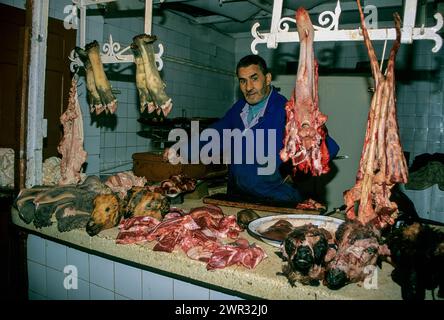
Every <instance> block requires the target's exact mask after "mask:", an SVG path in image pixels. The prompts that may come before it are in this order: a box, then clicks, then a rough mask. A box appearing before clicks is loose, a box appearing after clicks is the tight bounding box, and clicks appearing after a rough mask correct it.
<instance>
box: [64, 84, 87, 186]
mask: <svg viewBox="0 0 444 320" xmlns="http://www.w3.org/2000/svg"><path fill="white" fill-rule="evenodd" d="M60 122H61V123H62V125H63V138H62V140H61V141H60V144H59V145H58V147H57V151H58V152H59V153H60V154H61V155H62V161H61V162H60V175H61V178H60V180H59V184H60V185H66V184H77V183H79V182H80V181H81V176H80V172H81V169H82V165H83V163H84V162H85V160H86V156H87V153H86V151H85V150H84V149H83V118H82V111H81V109H80V104H79V100H78V96H77V81H76V80H75V79H74V78H73V79H72V81H71V90H70V93H69V102H68V108H67V109H66V111H65V112H64V113H63V114H62V115H61V116H60Z"/></svg>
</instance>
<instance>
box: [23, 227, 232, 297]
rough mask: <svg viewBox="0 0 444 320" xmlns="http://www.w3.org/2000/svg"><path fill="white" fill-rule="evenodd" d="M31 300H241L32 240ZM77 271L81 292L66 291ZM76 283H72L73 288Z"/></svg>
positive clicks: (31, 237) (55, 244) (30, 251)
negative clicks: (69, 268) (74, 271)
mask: <svg viewBox="0 0 444 320" xmlns="http://www.w3.org/2000/svg"><path fill="white" fill-rule="evenodd" d="M27 251H28V252H27V259H28V280H29V290H28V297H29V299H30V300H46V299H50V300H62V299H63V300H64V299H69V300H142V299H143V300H178V299H182V300H239V299H240V298H239V297H237V296H232V295H228V294H225V293H222V292H218V291H214V290H211V289H208V288H204V287H200V286H197V285H194V284H191V283H187V282H184V281H181V280H177V279H173V278H169V277H166V276H163V275H160V274H157V273H153V272H150V271H146V270H141V269H139V268H135V267H132V266H129V265H125V264H122V263H119V262H114V261H111V260H108V259H104V258H102V257H99V256H96V255H93V254H88V253H85V252H83V251H79V250H77V249H74V248H71V247H68V246H64V245H61V244H58V243H55V242H53V241H49V240H45V239H43V238H41V237H38V236H35V235H29V236H28V243H27ZM66 266H75V267H76V269H77V278H75V280H73V282H74V281H75V282H77V289H70V290H67V289H65V287H64V281H65V279H66V276H68V275H74V274H72V273H71V272H70V271H68V270H65V267H66ZM73 282H70V283H71V284H72V283H73Z"/></svg>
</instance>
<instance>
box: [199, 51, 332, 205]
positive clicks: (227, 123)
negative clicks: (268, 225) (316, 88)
mask: <svg viewBox="0 0 444 320" xmlns="http://www.w3.org/2000/svg"><path fill="white" fill-rule="evenodd" d="M236 73H237V77H238V79H239V87H240V90H241V91H242V94H243V98H242V99H240V100H238V101H237V102H236V103H235V104H234V105H233V106H232V107H231V108H230V109H229V110H228V112H227V113H226V114H225V115H224V116H223V117H222V118H221V119H220V120H219V121H217V122H216V123H214V124H213V125H212V126H211V128H213V129H215V130H217V132H218V133H219V136H220V137H223V138H221V140H223V139H227V136H226V135H224V132H226V131H227V130H232V131H233V130H235V131H237V132H241V133H242V134H243V135H245V136H247V135H248V136H249V137H250V138H252V139H250V140H249V141H246V140H248V139H244V140H243V141H242V143H241V144H237V145H234V146H233V145H231V146H230V148H231V156H229V157H230V159H229V160H231V161H230V162H229V165H228V185H227V193H228V194H233V195H239V196H247V197H250V198H253V199H259V200H270V201H280V202H291V203H297V202H300V201H303V200H304V196H303V195H302V194H301V193H300V192H299V191H298V190H297V189H295V188H294V187H292V186H291V185H290V184H288V183H286V182H285V180H284V177H283V176H282V174H281V170H280V169H281V167H282V164H283V163H282V160H281V158H280V156H279V152H280V150H281V149H282V148H283V141H284V134H285V124H286V112H285V104H286V102H287V99H286V98H285V97H284V96H282V95H281V94H279V93H278V92H277V90H276V89H275V88H273V87H272V85H271V73H270V72H269V71H268V69H267V65H266V63H265V61H264V59H262V58H261V57H260V56H258V55H248V56H245V57H244V58H242V59H241V60H240V61H239V63H238V64H237V67H236ZM247 133H248V134H247ZM251 141H254V144H253V145H251V143H250V142H251ZM326 142H327V147H328V149H329V153H330V159H333V158H334V157H335V156H336V154H337V152H338V150H339V146H338V145H337V144H336V142H335V141H334V140H333V139H331V138H330V137H329V136H327V141H326ZM200 146H201V147H202V144H201V145H200ZM258 148H259V149H258ZM258 150H260V152H258ZM226 151H227V150H226V149H224V150H221V152H224V153H226ZM252 153H253V154H254V155H252ZM261 154H263V155H264V156H263V157H261ZM236 157H237V160H239V159H240V158H241V159H242V161H236V159H235V158H236ZM251 157H253V158H254V159H253V160H251V159H252V158H251ZM247 159H250V160H247ZM264 160H266V163H264ZM270 169H271V170H270Z"/></svg>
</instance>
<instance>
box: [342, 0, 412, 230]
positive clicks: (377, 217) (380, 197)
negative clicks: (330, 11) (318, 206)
mask: <svg viewBox="0 0 444 320" xmlns="http://www.w3.org/2000/svg"><path fill="white" fill-rule="evenodd" d="M357 3H358V9H359V13H360V17H361V27H362V31H363V36H364V43H365V45H366V47H367V51H368V54H369V57H370V65H371V70H372V75H373V78H374V81H375V93H374V95H373V98H372V101H371V106H370V111H369V115H368V122H367V131H366V134H365V139H364V146H363V150H362V154H361V160H360V163H359V168H358V173H357V176H356V183H355V185H354V186H353V188H351V189H350V190H347V191H346V192H344V201H345V204H346V205H347V209H346V213H347V217H348V218H349V219H352V220H354V219H357V220H359V221H360V222H361V223H362V224H364V225H365V224H368V223H372V224H374V225H375V226H376V227H377V228H379V229H382V228H384V227H385V226H387V225H391V224H393V223H394V221H395V219H396V216H397V212H398V208H397V205H396V203H394V202H392V201H390V199H389V198H390V195H391V189H392V187H393V186H394V185H395V184H396V183H406V182H407V176H408V169H407V163H406V160H405V157H404V154H403V152H402V147H401V141H400V137H399V129H398V124H397V119H396V97H395V58H396V53H397V52H398V49H399V46H400V42H401V18H400V17H399V14H398V13H395V14H394V20H395V27H396V40H395V42H394V44H393V47H392V49H391V51H390V57H389V61H388V64H387V70H386V76H384V74H383V73H382V71H381V70H380V68H379V65H378V59H377V57H376V54H375V50H374V48H373V46H372V43H371V41H370V38H369V35H368V32H367V29H366V27H365V22H364V14H363V11H362V7H361V4H360V1H359V0H358V1H357Z"/></svg>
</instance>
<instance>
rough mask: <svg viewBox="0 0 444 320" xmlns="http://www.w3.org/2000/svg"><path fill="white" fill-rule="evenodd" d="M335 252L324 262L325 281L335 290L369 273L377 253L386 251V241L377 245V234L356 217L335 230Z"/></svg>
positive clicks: (374, 264) (376, 260)
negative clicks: (336, 243) (336, 246)
mask: <svg viewBox="0 0 444 320" xmlns="http://www.w3.org/2000/svg"><path fill="white" fill-rule="evenodd" d="M336 240H337V242H338V252H337V254H336V256H335V258H334V259H333V260H332V261H331V262H330V263H329V264H328V265H327V269H326V274H325V284H326V285H327V287H328V288H330V289H333V290H337V289H340V288H342V287H343V286H345V285H346V284H348V283H352V282H360V281H364V280H365V279H366V278H367V277H371V276H372V274H373V271H374V269H375V266H376V264H377V262H378V257H379V256H380V255H388V254H389V250H388V248H387V246H386V245H380V243H379V235H378V234H376V233H375V231H374V230H373V229H372V228H371V227H370V226H368V225H366V226H364V225H362V224H361V223H360V222H359V221H356V220H354V221H347V222H344V223H343V224H341V225H340V226H339V228H338V230H337V231H336Z"/></svg>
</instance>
